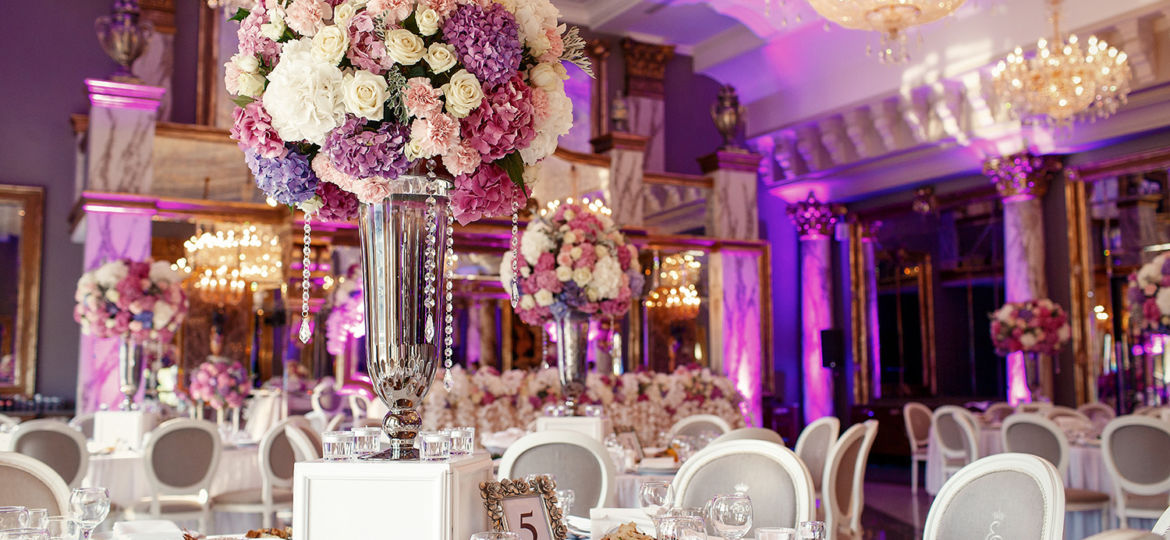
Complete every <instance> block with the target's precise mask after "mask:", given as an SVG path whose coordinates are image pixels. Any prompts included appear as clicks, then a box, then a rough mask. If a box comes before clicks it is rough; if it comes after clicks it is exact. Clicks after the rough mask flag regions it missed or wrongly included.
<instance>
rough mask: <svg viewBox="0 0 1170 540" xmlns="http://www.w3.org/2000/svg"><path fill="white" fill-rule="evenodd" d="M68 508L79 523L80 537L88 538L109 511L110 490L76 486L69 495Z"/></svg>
mask: <svg viewBox="0 0 1170 540" xmlns="http://www.w3.org/2000/svg"><path fill="white" fill-rule="evenodd" d="M69 509H70V512H72V515H73V519H75V520H77V522H78V523H80V524H81V535H82V538H86V539H88V538H89V535H91V534H93V530H94V529H95V528H97V526H98V525H101V523H102V522H103V521H105V520H106V516H107V515H108V514H109V513H110V492H109V490H107V489H106V488H100V487H90V488H77V489H75V490H73V493H72V494H71V495H70V496H69Z"/></svg>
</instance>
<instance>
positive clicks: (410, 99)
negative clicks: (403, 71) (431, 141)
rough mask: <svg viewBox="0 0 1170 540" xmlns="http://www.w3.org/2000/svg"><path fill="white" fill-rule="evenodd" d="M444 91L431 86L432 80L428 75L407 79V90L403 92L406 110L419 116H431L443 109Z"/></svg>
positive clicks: (412, 114)
mask: <svg viewBox="0 0 1170 540" xmlns="http://www.w3.org/2000/svg"><path fill="white" fill-rule="evenodd" d="M442 97H443V92H441V91H439V89H438V88H435V87H433V86H431V80H430V79H428V78H426V77H414V78H412V79H410V80H408V81H406V92H404V93H403V94H402V104H403V105H404V106H406V112H408V113H410V114H411V116H415V117H417V118H429V117H431V116H432V115H436V114H439V113H440V112H442V110H443V102H442V101H441V98H442Z"/></svg>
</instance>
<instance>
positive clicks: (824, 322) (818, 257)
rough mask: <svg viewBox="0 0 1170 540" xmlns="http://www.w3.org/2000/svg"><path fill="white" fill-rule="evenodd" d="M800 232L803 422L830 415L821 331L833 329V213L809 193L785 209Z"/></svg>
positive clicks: (830, 390) (830, 392) (830, 393)
mask: <svg viewBox="0 0 1170 540" xmlns="http://www.w3.org/2000/svg"><path fill="white" fill-rule="evenodd" d="M788 215H789V217H791V218H792V221H793V223H795V224H796V229H797V231H798V232H799V233H800V306H801V327H802V328H801V330H802V331H801V358H802V361H801V368H802V370H801V375H802V384H801V386H802V388H803V389H804V419H805V422H812V421H813V420H816V419H818V418H821V417H824V416H831V415H832V414H833V372H832V370H831V369H829V368H826V367H823V362H822V355H821V330H826V329H829V328H832V327H833V283H832V260H831V257H832V251H831V250H832V242H833V228H834V226H835V225H836V224H837V219H838V218H837V213H836V212H835V210H834V209H833V207H831V206H830V205H828V204H826V203H823V202H820V201H818V200H817V198H816V196H814V195H813V194H812V193H809V195H808V199H806V200H804V201H802V202H800V203H797V204H794V205H791V206H789V207H788Z"/></svg>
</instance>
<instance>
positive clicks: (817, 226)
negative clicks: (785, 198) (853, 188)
mask: <svg viewBox="0 0 1170 540" xmlns="http://www.w3.org/2000/svg"><path fill="white" fill-rule="evenodd" d="M844 214H845V211H844V208H843V207H840V206H838V205H832V204H829V203H825V202H821V201H818V200H817V197H816V194H814V193H812V192H809V194H808V198H807V199H805V200H803V201H801V202H798V203H796V204H790V205H788V217H789V218H791V219H792V222H793V223H794V224H796V229H797V231H799V232H800V237H801V238H802V239H803V238H806V237H810V238H811V237H817V236H829V235H831V234H832V233H833V226H834V225H836V224H837V221H838V220H839V219H840V217H841V216H843V215H844Z"/></svg>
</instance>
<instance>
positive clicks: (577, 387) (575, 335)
mask: <svg viewBox="0 0 1170 540" xmlns="http://www.w3.org/2000/svg"><path fill="white" fill-rule="evenodd" d="M556 328H557V372H558V373H559V374H560V378H561V394H562V395H564V397H565V410H566V411H567V414H568V415H570V416H575V415H576V414H577V401H578V400H579V399H580V398H581V395H582V394H584V393H585V377H586V375H587V374H588V365H587V364H588V359H589V358H588V357H589V315H588V314H585V313H581V312H577V311H572V310H570V311H568V312H566V313H565V314H564V315H562V316H560V317H557V318H556Z"/></svg>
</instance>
